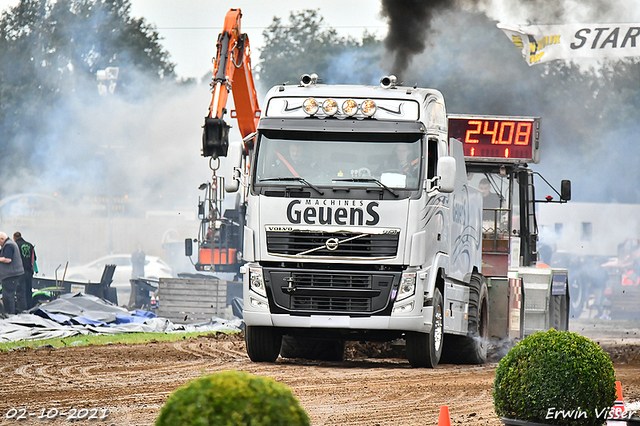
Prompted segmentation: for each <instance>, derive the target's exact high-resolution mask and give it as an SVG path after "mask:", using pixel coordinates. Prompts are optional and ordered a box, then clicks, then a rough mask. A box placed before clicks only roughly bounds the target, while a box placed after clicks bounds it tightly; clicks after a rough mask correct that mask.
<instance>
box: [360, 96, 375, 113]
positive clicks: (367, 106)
mask: <svg viewBox="0 0 640 426" xmlns="http://www.w3.org/2000/svg"><path fill="white" fill-rule="evenodd" d="M360 109H361V110H362V113H363V114H364V115H366V116H367V117H371V116H372V115H373V114H375V113H376V109H377V107H376V103H375V102H373V101H372V100H371V99H367V100H366V101H364V102H362V105H361V106H360Z"/></svg>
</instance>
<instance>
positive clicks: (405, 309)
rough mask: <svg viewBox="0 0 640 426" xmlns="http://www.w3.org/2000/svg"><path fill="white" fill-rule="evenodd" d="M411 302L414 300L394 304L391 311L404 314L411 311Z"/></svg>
mask: <svg viewBox="0 0 640 426" xmlns="http://www.w3.org/2000/svg"><path fill="white" fill-rule="evenodd" d="M413 304H414V302H411V303H407V304H406V305H401V306H396V307H395V308H393V313H394V314H405V313H407V312H411V311H413Z"/></svg>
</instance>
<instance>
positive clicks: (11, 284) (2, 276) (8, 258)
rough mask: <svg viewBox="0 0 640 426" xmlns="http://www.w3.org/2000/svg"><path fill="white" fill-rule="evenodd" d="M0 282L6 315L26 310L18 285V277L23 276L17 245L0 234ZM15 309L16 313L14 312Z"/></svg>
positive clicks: (21, 291)
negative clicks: (0, 282)
mask: <svg viewBox="0 0 640 426" xmlns="http://www.w3.org/2000/svg"><path fill="white" fill-rule="evenodd" d="M0 246H2V248H0V280H2V303H3V305H4V312H5V313H6V314H8V315H13V314H15V313H18V312H21V311H23V310H25V309H26V301H25V300H24V291H23V290H22V286H21V285H20V277H21V276H22V274H24V268H23V267H22V259H21V256H20V249H19V248H18V245H17V244H16V243H15V241H13V240H12V239H10V238H9V237H7V234H5V233H4V232H0ZM16 308H17V311H16Z"/></svg>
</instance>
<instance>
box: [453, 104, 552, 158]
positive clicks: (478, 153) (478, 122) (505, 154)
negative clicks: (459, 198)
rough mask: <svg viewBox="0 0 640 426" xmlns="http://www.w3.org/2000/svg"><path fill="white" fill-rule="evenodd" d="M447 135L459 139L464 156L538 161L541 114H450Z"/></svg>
mask: <svg viewBox="0 0 640 426" xmlns="http://www.w3.org/2000/svg"><path fill="white" fill-rule="evenodd" d="M448 119H449V138H454V139H458V140H459V141H461V142H462V145H463V147H464V156H465V157H466V158H467V159H477V160H478V161H494V162H513V163H527V162H531V163H537V162H538V161H539V160H540V153H539V148H540V146H539V145H540V142H539V139H540V118H537V117H508V116H479V115H478V116H475V115H455V114H449V116H448Z"/></svg>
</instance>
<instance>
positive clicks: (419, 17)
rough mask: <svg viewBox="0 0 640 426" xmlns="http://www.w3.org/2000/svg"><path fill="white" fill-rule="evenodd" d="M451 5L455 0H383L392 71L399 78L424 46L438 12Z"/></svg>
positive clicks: (385, 42)
mask: <svg viewBox="0 0 640 426" xmlns="http://www.w3.org/2000/svg"><path fill="white" fill-rule="evenodd" d="M451 5H452V1H451V0H382V11H381V14H382V15H383V16H386V17H387V18H388V19H387V22H388V23H389V31H388V33H387V37H386V38H385V40H384V45H385V48H386V49H387V51H388V52H389V53H390V54H392V55H394V60H393V65H392V67H391V69H389V70H388V72H390V73H393V74H395V75H396V76H397V77H398V80H399V81H402V74H403V73H404V71H406V69H407V68H408V67H409V63H410V62H411V58H412V57H413V55H417V54H419V53H421V52H422V51H423V50H424V48H425V46H426V43H427V36H428V33H429V31H430V29H431V19H432V18H433V15H434V13H435V12H437V11H439V10H444V9H446V8H448V7H450V6H451Z"/></svg>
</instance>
